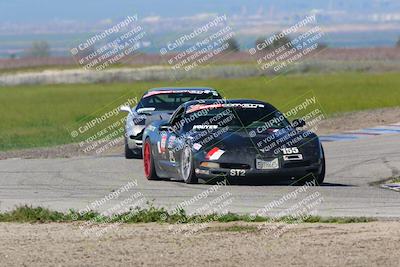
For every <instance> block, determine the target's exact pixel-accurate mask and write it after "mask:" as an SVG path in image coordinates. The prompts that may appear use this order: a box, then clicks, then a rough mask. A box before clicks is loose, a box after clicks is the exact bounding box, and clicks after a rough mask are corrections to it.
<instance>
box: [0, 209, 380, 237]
mask: <svg viewBox="0 0 400 267" xmlns="http://www.w3.org/2000/svg"><path fill="white" fill-rule="evenodd" d="M73 221H91V222H93V223H115V222H120V223H151V222H156V223H171V224H172V223H206V222H236V221H242V222H281V223H295V222H296V223H299V221H298V220H295V219H294V218H292V219H290V218H289V217H282V218H279V219H271V218H268V217H261V216H256V217H253V216H250V215H240V214H235V213H228V214H224V215H218V214H208V215H191V216H189V215H187V214H186V212H185V211H184V210H180V211H178V212H175V213H170V212H168V211H167V210H166V209H164V208H157V207H154V206H152V205H149V206H148V207H147V208H135V209H132V210H131V211H130V212H127V213H123V214H118V215H115V216H111V217H105V216H102V215H101V214H99V213H98V212H94V211H91V212H87V213H84V214H80V213H78V212H77V211H75V210H72V209H71V210H70V211H69V212H66V213H64V212H58V211H52V210H49V209H46V208H42V207H31V206H27V205H25V206H20V207H17V208H16V209H14V210H12V211H8V212H3V213H0V222H20V223H50V222H73ZM371 221H374V219H373V218H366V217H327V218H323V217H318V216H308V217H306V219H305V220H303V221H301V223H365V222H371ZM225 230H226V231H232V232H240V231H253V230H254V229H253V227H252V226H251V227H250V226H249V227H245V226H243V227H242V226H232V227H230V228H227V229H225Z"/></svg>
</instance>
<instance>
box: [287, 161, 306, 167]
mask: <svg viewBox="0 0 400 267" xmlns="http://www.w3.org/2000/svg"><path fill="white" fill-rule="evenodd" d="M310 164H311V162H310V161H309V160H302V161H292V162H285V163H283V167H284V168H297V167H308V166H310Z"/></svg>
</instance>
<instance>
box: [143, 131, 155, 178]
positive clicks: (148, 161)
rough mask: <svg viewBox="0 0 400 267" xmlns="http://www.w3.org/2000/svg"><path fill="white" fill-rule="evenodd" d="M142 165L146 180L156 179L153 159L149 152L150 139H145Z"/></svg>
mask: <svg viewBox="0 0 400 267" xmlns="http://www.w3.org/2000/svg"><path fill="white" fill-rule="evenodd" d="M143 165H144V175H145V176H146V179H147V180H158V179H159V178H158V176H157V172H156V168H155V166H154V159H153V155H152V153H151V145H150V139H148V138H147V139H146V141H145V143H144V147H143Z"/></svg>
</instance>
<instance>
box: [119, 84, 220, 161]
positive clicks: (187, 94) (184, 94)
mask: <svg viewBox="0 0 400 267" xmlns="http://www.w3.org/2000/svg"><path fill="white" fill-rule="evenodd" d="M220 98H221V96H220V95H219V93H218V92H217V91H216V90H215V89H212V88H176V87H170V88H154V89H150V90H149V91H147V92H146V93H145V94H144V95H143V96H142V98H141V99H140V101H139V103H138V104H137V105H136V106H135V107H133V108H131V107H129V106H122V107H121V111H126V112H128V116H127V117H126V124H125V157H126V158H129V159H130V158H141V157H142V134H143V130H144V128H145V127H146V126H147V125H149V124H150V123H151V122H152V121H154V120H163V119H164V120H168V118H169V117H170V116H171V114H172V113H173V112H174V111H175V110H176V108H177V107H179V106H180V105H181V104H183V103H185V102H187V101H191V100H196V99H220Z"/></svg>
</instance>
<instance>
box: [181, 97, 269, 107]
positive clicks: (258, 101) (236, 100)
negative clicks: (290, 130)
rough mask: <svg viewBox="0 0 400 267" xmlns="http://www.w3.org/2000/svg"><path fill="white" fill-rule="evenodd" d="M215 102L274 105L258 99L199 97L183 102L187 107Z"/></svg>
mask: <svg viewBox="0 0 400 267" xmlns="http://www.w3.org/2000/svg"><path fill="white" fill-rule="evenodd" d="M215 103H221V104H238V103H243V104H264V105H267V106H272V105H271V104H269V103H266V102H263V101H260V100H256V99H199V100H192V101H188V102H186V103H185V104H183V105H184V106H185V107H189V106H192V105H198V104H204V105H209V104H215Z"/></svg>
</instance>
